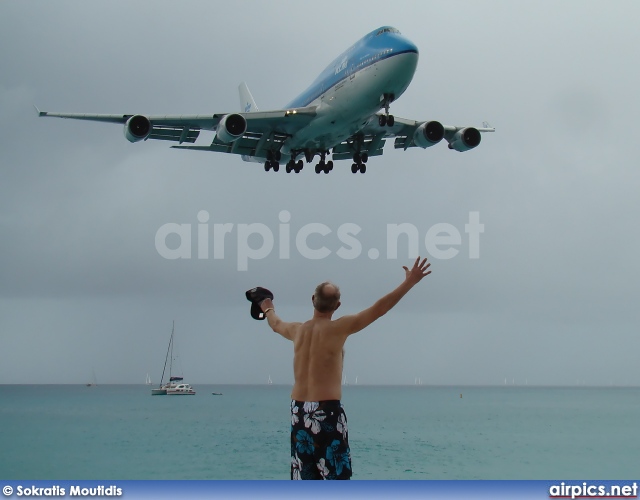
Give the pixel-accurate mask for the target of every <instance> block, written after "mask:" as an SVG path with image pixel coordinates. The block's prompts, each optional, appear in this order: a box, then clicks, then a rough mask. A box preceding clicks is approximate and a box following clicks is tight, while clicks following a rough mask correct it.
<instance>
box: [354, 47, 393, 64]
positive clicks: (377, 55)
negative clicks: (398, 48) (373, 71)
mask: <svg viewBox="0 0 640 500" xmlns="http://www.w3.org/2000/svg"><path fill="white" fill-rule="evenodd" d="M389 52H392V49H387V50H383V51H382V52H380V53H379V54H376V55H375V56H373V57H369V58H368V59H365V60H364V61H360V63H359V64H358V65H357V66H356V68H360V67H361V66H364V65H365V64H369V63H370V62H371V61H374V60H375V59H380V57H381V56H383V55H384V54H388V53H389Z"/></svg>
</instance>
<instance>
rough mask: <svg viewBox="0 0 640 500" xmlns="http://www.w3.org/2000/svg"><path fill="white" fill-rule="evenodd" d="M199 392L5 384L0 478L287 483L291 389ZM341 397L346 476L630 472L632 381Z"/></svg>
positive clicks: (359, 392) (639, 396)
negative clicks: (348, 462) (348, 458)
mask: <svg viewBox="0 0 640 500" xmlns="http://www.w3.org/2000/svg"><path fill="white" fill-rule="evenodd" d="M194 388H195V389H196V391H197V394H196V395H195V396H181V397H172V396H153V397H152V396H151V395H150V388H149V387H148V386H142V385H138V386H136V385H98V386H95V387H86V386H84V385H0V422H1V425H0V478H2V479H10V480H13V479H34V480H35V479H288V478H289V452H290V444H289V425H290V415H289V402H290V398H289V392H290V390H291V387H289V386H277V385H271V386H269V385H264V386H243V385H228V386H207V385H199V384H194ZM212 392H221V393H223V394H222V395H220V396H214V395H212ZM343 403H344V407H345V411H346V413H347V417H348V424H349V440H350V445H351V452H352V460H353V472H354V475H353V479H562V480H566V479H590V478H594V479H595V478H601V479H605V478H606V479H630V478H633V477H637V475H638V463H639V462H638V450H639V449H640V433H639V432H638V423H639V422H640V388H615V387H611V388H586V387H573V388H548V387H527V386H525V387H517V386H515V387H514V386H505V387H432V386H345V387H344V388H343Z"/></svg>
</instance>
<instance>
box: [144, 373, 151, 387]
mask: <svg viewBox="0 0 640 500" xmlns="http://www.w3.org/2000/svg"><path fill="white" fill-rule="evenodd" d="M144 383H145V384H147V385H151V377H150V376H149V374H148V373H147V378H146V380H145V381H144Z"/></svg>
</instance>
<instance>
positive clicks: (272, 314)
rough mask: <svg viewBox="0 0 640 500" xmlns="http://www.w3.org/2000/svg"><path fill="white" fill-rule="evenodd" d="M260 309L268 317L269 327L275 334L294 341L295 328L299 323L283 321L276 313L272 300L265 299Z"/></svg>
mask: <svg viewBox="0 0 640 500" xmlns="http://www.w3.org/2000/svg"><path fill="white" fill-rule="evenodd" d="M260 308H261V309H262V312H263V313H264V315H265V316H266V317H267V321H268V323H269V326H270V327H271V329H272V330H273V331H274V332H276V333H279V334H280V335H282V336H283V337H284V338H285V339H288V340H293V334H294V331H295V327H296V325H298V324H299V323H286V322H285V321H282V320H281V319H280V317H279V316H278V315H277V314H276V311H275V309H274V308H273V301H272V300H271V299H265V300H263V301H262V302H260Z"/></svg>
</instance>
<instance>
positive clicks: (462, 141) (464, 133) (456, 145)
mask: <svg viewBox="0 0 640 500" xmlns="http://www.w3.org/2000/svg"><path fill="white" fill-rule="evenodd" d="M480 139H481V136H480V132H479V131H478V129H476V128H473V127H467V128H463V129H462V130H458V131H457V132H456V133H455V135H454V136H453V137H452V138H451V140H450V141H449V149H455V150H456V151H460V152H462V151H469V150H470V149H473V148H475V147H476V146H477V145H478V144H480Z"/></svg>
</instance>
